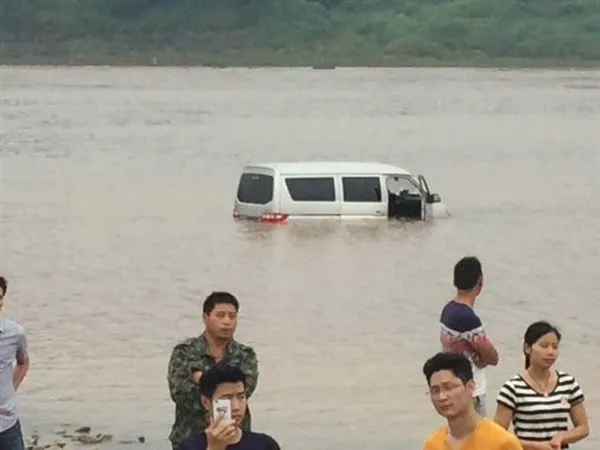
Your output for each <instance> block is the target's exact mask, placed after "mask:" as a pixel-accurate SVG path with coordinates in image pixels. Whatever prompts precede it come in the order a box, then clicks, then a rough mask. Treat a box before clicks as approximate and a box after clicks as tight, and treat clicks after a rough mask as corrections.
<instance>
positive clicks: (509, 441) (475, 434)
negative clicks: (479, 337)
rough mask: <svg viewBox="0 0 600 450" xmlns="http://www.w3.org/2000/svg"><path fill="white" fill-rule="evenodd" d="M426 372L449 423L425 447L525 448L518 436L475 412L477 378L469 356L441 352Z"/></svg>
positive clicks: (433, 449)
mask: <svg viewBox="0 0 600 450" xmlns="http://www.w3.org/2000/svg"><path fill="white" fill-rule="evenodd" d="M423 374H424V375H425V378H426V379H427V384H428V385H429V393H430V395H431V402H432V403H433V406H434V407H435V410H436V411H437V412H438V414H439V415H441V416H442V417H444V418H446V420H447V422H448V425H447V426H444V427H442V428H440V429H439V430H438V431H436V432H434V433H432V434H431V435H430V436H429V437H428V438H427V440H426V441H425V446H424V447H423V450H523V447H522V446H521V443H520V442H519V440H518V439H517V437H516V436H515V435H513V434H512V433H510V432H508V431H506V430H505V429H504V428H502V427H501V426H499V425H497V424H496V423H495V422H494V421H492V420H490V419H485V418H482V417H481V416H480V415H479V414H477V411H475V406H474V404H473V392H474V391H475V381H474V380H473V368H472V366H471V362H470V361H469V360H468V359H467V357H465V356H463V355H461V354H458V353H450V352H441V353H438V354H436V355H435V356H433V357H432V358H430V359H429V360H428V361H427V362H426V363H425V365H424V366H423Z"/></svg>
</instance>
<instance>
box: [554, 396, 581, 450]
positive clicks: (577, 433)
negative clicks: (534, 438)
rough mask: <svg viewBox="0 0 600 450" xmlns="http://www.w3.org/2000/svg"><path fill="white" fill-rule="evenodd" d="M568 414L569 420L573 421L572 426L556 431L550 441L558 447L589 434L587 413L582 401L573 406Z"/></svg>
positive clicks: (579, 439) (572, 442) (577, 440)
mask: <svg viewBox="0 0 600 450" xmlns="http://www.w3.org/2000/svg"><path fill="white" fill-rule="evenodd" d="M570 415H571V421H572V422H573V428H571V429H570V430H569V431H565V432H562V433H558V434H557V435H556V436H555V437H554V439H552V441H551V442H552V443H554V444H555V445H557V446H559V447H560V446H562V445H563V444H574V443H575V442H579V441H581V440H583V439H585V438H586V437H588V436H589V435H590V425H589V420H588V415H587V411H586V410H585V406H584V405H583V402H581V403H578V404H576V405H575V406H573V407H572V408H571V411H570Z"/></svg>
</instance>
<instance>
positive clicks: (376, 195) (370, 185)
mask: <svg viewBox="0 0 600 450" xmlns="http://www.w3.org/2000/svg"><path fill="white" fill-rule="evenodd" d="M342 185H343V187H344V201H345V202H372V203H381V184H380V182H379V177H343V178H342Z"/></svg>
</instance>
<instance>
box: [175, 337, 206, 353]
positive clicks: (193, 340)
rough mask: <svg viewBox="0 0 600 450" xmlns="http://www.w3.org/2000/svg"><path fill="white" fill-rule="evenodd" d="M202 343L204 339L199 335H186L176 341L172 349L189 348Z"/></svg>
mask: <svg viewBox="0 0 600 450" xmlns="http://www.w3.org/2000/svg"><path fill="white" fill-rule="evenodd" d="M203 345H204V340H203V339H202V338H201V337H200V336H195V337H188V338H185V339H182V340H180V341H178V342H177V343H176V344H175V347H174V349H179V350H187V349H190V348H196V347H199V346H203Z"/></svg>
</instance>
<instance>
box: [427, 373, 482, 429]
mask: <svg viewBox="0 0 600 450" xmlns="http://www.w3.org/2000/svg"><path fill="white" fill-rule="evenodd" d="M474 389H475V383H474V382H473V380H470V381H469V382H467V383H466V384H465V383H463V381H462V380H461V379H460V378H458V377H457V376H456V375H454V373H452V372H451V371H450V370H440V371H439V372H435V373H434V374H433V375H432V376H431V379H430V381H429V393H430V395H431V402H432V403H433V406H434V407H435V410H436V411H437V412H438V414H439V415H441V416H443V417H445V418H447V419H450V418H452V417H456V416H458V415H461V414H464V413H465V412H466V411H468V409H469V408H473V392H474Z"/></svg>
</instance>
